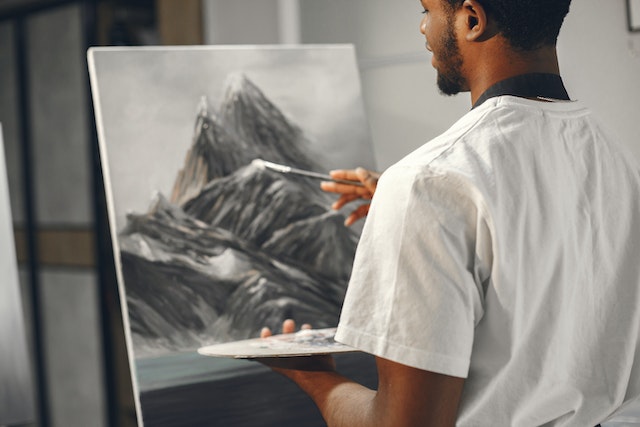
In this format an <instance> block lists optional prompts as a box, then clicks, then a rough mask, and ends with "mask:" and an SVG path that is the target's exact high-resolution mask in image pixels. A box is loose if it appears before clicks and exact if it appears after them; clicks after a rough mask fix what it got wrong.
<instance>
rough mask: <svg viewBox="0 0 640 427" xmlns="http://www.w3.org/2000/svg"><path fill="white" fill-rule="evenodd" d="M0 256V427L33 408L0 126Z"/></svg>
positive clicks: (31, 415) (23, 419)
mask: <svg viewBox="0 0 640 427" xmlns="http://www.w3.org/2000/svg"><path fill="white" fill-rule="evenodd" d="M0 254H2V256H0V277H1V278H2V279H1V280H0V425H4V424H15V423H24V422H27V421H32V420H33V419H34V406H33V392H32V383H31V368H30V366H29V360H30V358H29V357H28V354H27V342H26V335H25V328H24V320H23V317H22V305H21V302H20V293H19V289H20V288H19V285H18V268H17V264H16V255H15V249H14V246H13V230H12V224H11V207H10V204H9V187H8V184H7V174H6V169H5V158H4V146H3V143H2V126H1V125H0Z"/></svg>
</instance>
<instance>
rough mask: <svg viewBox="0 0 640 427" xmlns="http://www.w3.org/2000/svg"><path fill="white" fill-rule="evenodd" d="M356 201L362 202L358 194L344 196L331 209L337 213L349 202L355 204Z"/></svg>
mask: <svg viewBox="0 0 640 427" xmlns="http://www.w3.org/2000/svg"><path fill="white" fill-rule="evenodd" d="M354 200H360V196H358V195H357V194H343V195H342V196H340V198H339V199H338V200H336V201H335V202H333V204H332V205H331V208H332V209H333V210H336V211H337V210H340V209H341V208H342V207H343V206H344V205H346V204H347V203H349V202H353V201H354Z"/></svg>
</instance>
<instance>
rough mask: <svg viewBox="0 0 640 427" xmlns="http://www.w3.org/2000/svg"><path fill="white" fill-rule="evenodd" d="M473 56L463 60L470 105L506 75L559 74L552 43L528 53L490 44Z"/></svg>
mask: <svg viewBox="0 0 640 427" xmlns="http://www.w3.org/2000/svg"><path fill="white" fill-rule="evenodd" d="M505 52H506V54H505ZM477 59H478V60H476V61H473V60H470V61H469V63H468V64H466V63H465V70H467V71H468V73H467V76H468V77H467V82H468V83H469V90H470V92H471V104H472V105H473V104H475V102H476V101H477V100H478V98H479V97H480V95H482V94H483V93H484V91H486V90H487V89H488V88H489V87H491V86H493V85H494V84H496V83H498V82H499V81H502V80H505V79H508V78H510V77H515V76H518V75H522V74H529V73H548V74H560V67H559V66H558V56H557V53H556V48H555V46H545V47H542V48H540V49H536V50H534V51H529V52H518V51H514V50H512V49H511V48H506V47H505V46H495V48H493V46H491V47H490V48H488V49H486V50H484V52H481V54H480V55H478V56H477Z"/></svg>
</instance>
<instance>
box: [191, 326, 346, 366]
mask: <svg viewBox="0 0 640 427" xmlns="http://www.w3.org/2000/svg"><path fill="white" fill-rule="evenodd" d="M335 333H336V328H325V329H306V330H301V331H299V332H296V333H294V334H281V335H273V336H270V337H267V338H253V339H248V340H242V341H233V342H228V343H222V344H215V345H210V346H206V347H202V348H200V349H198V353H200V354H202V355H205V356H214V357H231V358H234V359H256V358H261V357H302V356H313V355H321V354H334V353H350V352H355V351H357V350H356V349H355V348H353V347H349V346H348V345H345V344H341V343H339V342H336V341H335V340H334V336H335Z"/></svg>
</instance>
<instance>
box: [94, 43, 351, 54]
mask: <svg viewBox="0 0 640 427" xmlns="http://www.w3.org/2000/svg"><path fill="white" fill-rule="evenodd" d="M256 49H260V50H307V49H352V50H355V48H354V45H353V44H352V43H335V44H255V45H251V44H247V45H233V44H229V45H224V44H216V45H184V46H96V47H91V48H89V50H88V56H91V55H92V53H91V52H94V51H96V52H132V51H168V52H170V51H184V50H192V51H198V50H207V51H211V50H221V51H224V50H256Z"/></svg>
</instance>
